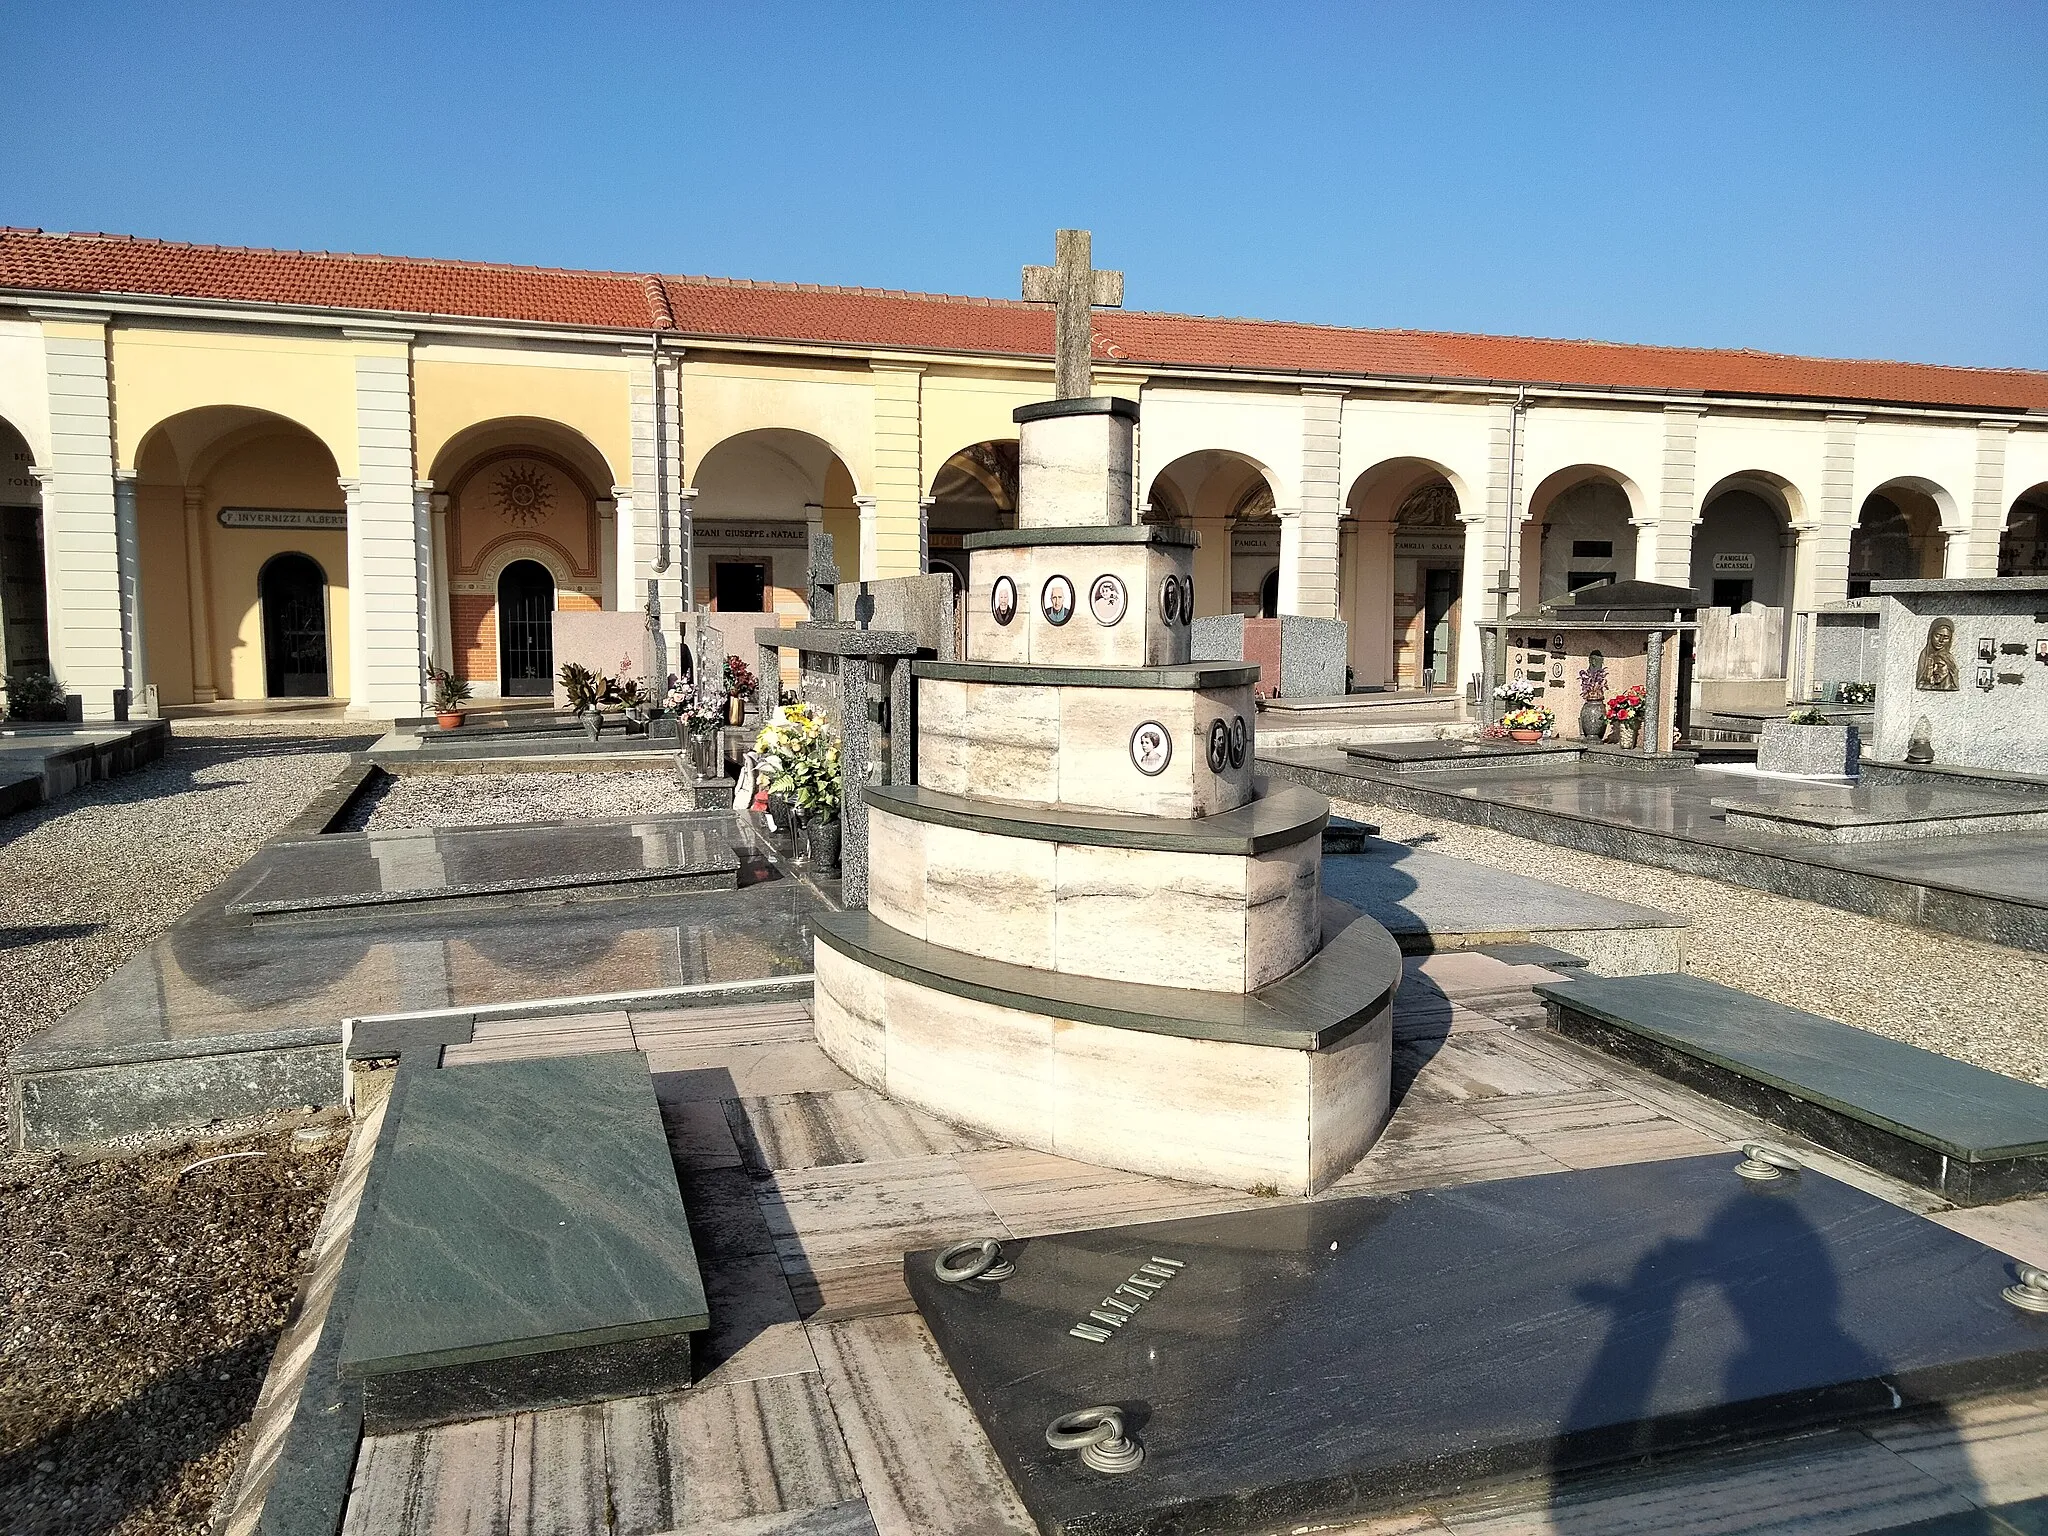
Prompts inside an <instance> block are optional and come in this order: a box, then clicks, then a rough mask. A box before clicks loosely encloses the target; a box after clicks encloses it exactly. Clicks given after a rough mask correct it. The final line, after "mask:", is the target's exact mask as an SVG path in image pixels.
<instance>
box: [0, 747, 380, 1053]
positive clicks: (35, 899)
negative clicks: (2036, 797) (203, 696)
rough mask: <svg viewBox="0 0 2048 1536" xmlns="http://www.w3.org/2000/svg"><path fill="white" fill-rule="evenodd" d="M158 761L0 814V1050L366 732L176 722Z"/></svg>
mask: <svg viewBox="0 0 2048 1536" xmlns="http://www.w3.org/2000/svg"><path fill="white" fill-rule="evenodd" d="M171 734H172V743H171V749H170V751H169V752H167V753H166V754H165V755H164V756H163V757H162V758H161V759H159V760H158V761H157V762H154V763H151V764H150V765H149V766H148V767H146V768H142V769H138V770H137V771H136V772H134V773H130V774H124V775H123V776H121V777H120V778H117V779H107V780H103V781H101V782H100V783H97V784H89V785H87V786H86V787H85V788H84V789H81V790H80V791H78V792H77V793H76V794H73V795H67V796H65V797H64V798H63V799H61V800H53V801H51V802H50V803H49V804H48V805H44V806H39V807H37V808H36V809H35V810H32V811H21V812H17V813H16V814H14V815H12V816H7V817H4V818H0V1055H4V1054H5V1053H6V1052H8V1051H11V1050H13V1049H14V1047H15V1046H17V1045H19V1044H20V1043H21V1041H22V1040H23V1039H24V1038H25V1037H26V1036H27V1035H28V1034H29V1033H30V1032H31V1031H33V1030H36V1029H39V1028H41V1027H42V1026H43V1025H45V1024H47V1023H49V1022H50V1021H51V1020H53V1019H55V1018H56V1017H57V1016H58V1015H59V1014H61V1013H63V1012H64V1010H65V1009H67V1008H69V1007H70V1006H71V1005H72V1004H73V1003H75V1002H77V1001H78V1000H79V999H80V998H81V997H83V996H85V994H86V993H88V992H90V991H91V990H92V989H93V988H94V987H96V986H98V985H99V984H100V983H101V982H102V981H104V980H105V979H106V978H107V977H108V976H109V975H110V974H112V972H113V971H114V970H115V969H116V968H117V967H118V966H120V964H121V963H122V962H123V961H124V960H126V959H127V958H128V957H129V956H130V955H132V954H134V953H135V952H136V951H137V950H139V949H141V948H142V947H143V945H145V944H147V943H148V942H149V941H150V940H151V939H153V938H155V937H156V936H157V935H158V934H159V933H161V932H162V931H163V930H164V929H165V928H167V927H169V926H170V924H171V923H172V922H173V921H174V920H175V919H176V918H178V917H179V916H181V915H182V914H183V913H184V911H185V909H186V908H187V907H189V906H191V905H192V903H193V901H194V900H195V899H197V898H198V897H199V896H200V895H201V894H203V893H204V892H205V891H207V890H208V889H210V888H211V887H212V886H214V885H216V884H218V883H219V882H220V881H221V880H222V879H224V878H225V877H226V876H227V875H229V874H230V873H232V872H233V871H234V870H235V869H236V868H237V867H238V866H239V865H240V864H241V863H242V862H243V861H244V860H245V859H247V858H248V857H249V855H250V854H252V853H254V852H255V851H256V846H257V845H258V844H259V843H261V842H262V841H263V840H264V839H265V838H266V837H268V836H270V835H271V834H272V833H274V832H276V831H277V830H278V828H280V827H282V826H283V825H284V824H285V823H286V822H288V821H290V820H291V819H292V817H294V816H296V815H298V813H299V812H300V811H301V810H303V809H305V807H306V804H307V803H308V802H309V801H310V800H312V798H313V797H314V796H315V795H317V794H319V793H320V791H322V790H323V789H325V788H327V786H328V784H329V783H330V782H331V781H332V780H333V778H334V776H335V774H336V773H338V772H339V771H340V769H341V766H342V764H343V763H344V762H345V761H346V760H347V755H348V754H349V753H351V752H359V751H362V750H364V749H366V748H367V747H368V746H369V745H370V743H371V742H372V741H374V740H376V732H374V731H369V732H366V731H365V730H364V728H363V727H361V726H357V725H320V724H313V723H307V722H293V723H289V724H287V723H284V722H282V721H273V722H263V721H240V720H179V721H176V722H174V723H173V724H172V727H171Z"/></svg>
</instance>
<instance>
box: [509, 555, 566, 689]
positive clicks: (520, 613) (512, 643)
mask: <svg viewBox="0 0 2048 1536" xmlns="http://www.w3.org/2000/svg"><path fill="white" fill-rule="evenodd" d="M498 678H499V684H498V689H499V692H501V693H503V694H504V695H506V696H507V697H514V696H519V697H529V698H530V697H533V696H534V695H537V694H543V693H549V692H552V691H553V689H554V686H555V578H554V577H552V576H550V575H549V574H548V569H547V567H546V566H544V565H541V564H540V563H539V562H537V561H533V560H515V561H513V562H512V563H511V564H510V565H508V566H506V567H505V574H504V575H502V576H500V577H499V578H498Z"/></svg>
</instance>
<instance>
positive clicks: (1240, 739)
mask: <svg viewBox="0 0 2048 1536" xmlns="http://www.w3.org/2000/svg"><path fill="white" fill-rule="evenodd" d="M1218 723H1219V724H1220V723H1221V722H1218ZM1247 734H1248V733H1247V732H1246V730H1245V728H1244V716H1243V715H1238V716H1235V717H1234V718H1233V719H1232V720H1231V722H1230V766H1231V767H1233V768H1242V767H1243V766H1244V749H1245V738H1246V736H1247Z"/></svg>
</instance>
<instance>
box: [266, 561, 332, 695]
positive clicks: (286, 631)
mask: <svg viewBox="0 0 2048 1536" xmlns="http://www.w3.org/2000/svg"><path fill="white" fill-rule="evenodd" d="M256 587H257V592H258V595H259V596H260V597H261V599H262V602H263V671H264V686H265V690H266V691H267V692H268V693H269V695H270V697H272V698H273V699H319V698H325V697H326V696H327V573H326V572H324V571H322V570H321V569H320V567H319V565H318V564H317V563H316V562H315V561H314V560H312V559H311V558H310V557H309V556H306V555H278V556H276V557H275V558H273V559H272V560H271V561H270V562H269V563H268V564H266V565H265V566H264V567H263V574H262V575H261V576H259V577H258V578H257V581H256Z"/></svg>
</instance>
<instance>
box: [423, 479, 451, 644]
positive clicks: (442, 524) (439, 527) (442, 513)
mask: <svg viewBox="0 0 2048 1536" xmlns="http://www.w3.org/2000/svg"><path fill="white" fill-rule="evenodd" d="M448 507H449V496H448V493H447V492H446V491H436V492H434V494H433V496H432V498H431V500H430V501H429V503H428V507H427V515H428V519H429V523H430V530H431V531H430V533H429V539H430V541H431V543H432V547H433V564H432V569H431V571H430V573H429V577H430V580H431V581H432V583H433V601H432V608H433V614H434V644H433V656H434V665H435V666H437V667H440V668H441V669H442V670H444V671H448V672H453V671H454V670H455V605H454V602H453V599H452V597H451V594H450V593H449V590H448Z"/></svg>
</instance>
